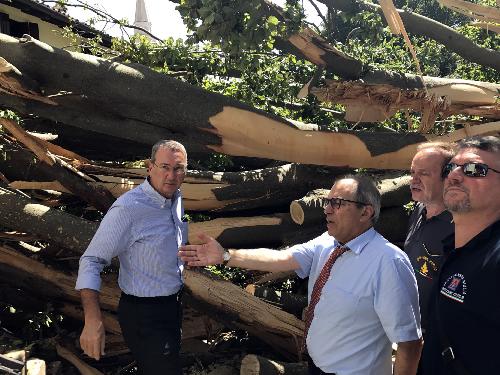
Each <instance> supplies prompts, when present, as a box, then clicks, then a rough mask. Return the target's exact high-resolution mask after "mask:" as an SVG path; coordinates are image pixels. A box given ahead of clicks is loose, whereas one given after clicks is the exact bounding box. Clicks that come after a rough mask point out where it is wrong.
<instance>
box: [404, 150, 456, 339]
mask: <svg viewBox="0 0 500 375" xmlns="http://www.w3.org/2000/svg"><path fill="white" fill-rule="evenodd" d="M453 153H454V146H453V145H452V144H450V143H444V142H429V143H423V144H421V145H420V146H419V147H418V149H417V153H416V154H415V156H414V157H413V160H412V162H411V169H410V174H411V183H410V189H411V196H412V199H413V200H414V201H415V202H417V204H416V205H415V208H414V210H413V212H412V214H411V216H410V220H409V229H408V235H407V236H406V241H405V245H404V251H405V252H406V254H407V255H408V257H409V258H410V261H411V264H412V266H413V269H414V271H415V276H416V278H417V283H418V293H419V302H420V314H421V324H422V331H423V333H424V338H425V330H426V329H427V319H428V305H429V296H430V292H431V290H432V287H433V285H434V283H435V281H436V276H437V272H438V270H439V267H440V266H441V262H442V259H443V244H442V240H443V239H444V238H446V237H448V236H450V235H451V234H453V232H454V225H453V221H452V217H451V214H450V212H449V211H447V210H446V209H445V207H444V202H443V187H444V179H443V177H442V170H443V166H444V165H445V164H446V163H448V162H449V161H450V159H451V158H452V156H453Z"/></svg>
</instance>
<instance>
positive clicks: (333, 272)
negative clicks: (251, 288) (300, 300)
mask: <svg viewBox="0 0 500 375" xmlns="http://www.w3.org/2000/svg"><path fill="white" fill-rule="evenodd" d="M324 210H325V216H326V225H327V232H325V233H324V234H322V235H321V236H319V237H317V238H315V239H313V240H311V241H309V242H307V243H304V244H300V245H296V246H293V247H291V248H289V249H287V250H282V251H275V250H271V249H253V250H233V249H231V250H227V249H224V248H222V247H221V245H220V244H219V243H218V242H217V241H215V240H214V239H213V238H210V237H208V236H206V235H202V236H201V239H202V240H204V241H205V244H203V245H188V246H183V247H181V248H180V251H179V255H180V257H181V258H182V259H183V260H184V261H185V262H186V263H187V264H188V265H189V266H205V265H209V264H221V263H222V264H225V265H228V266H231V267H243V268H249V269H255V270H261V271H270V272H276V271H288V270H295V271H296V273H297V274H298V275H299V277H302V278H305V277H309V284H308V286H309V306H308V308H307V311H306V314H305V332H304V339H305V340H304V343H303V349H305V348H306V347H307V351H308V354H309V356H310V359H309V372H310V374H339V375H354V374H363V375H388V374H392V366H391V354H392V346H391V343H399V348H398V351H397V355H396V362H395V365H394V373H395V374H401V375H402V374H415V372H416V368H417V364H418V360H419V358H420V351H421V344H422V342H421V330H420V313H419V307H418V293H417V285H416V280H415V276H414V274H413V271H412V267H411V264H410V262H409V260H408V257H407V256H406V254H404V253H403V252H402V251H401V250H400V249H398V248H397V247H396V246H394V245H393V244H391V243H390V242H389V241H387V240H386V239H385V238H383V237H382V236H381V235H380V234H378V233H377V232H376V231H375V230H374V229H373V224H374V223H375V222H376V221H377V219H378V216H379V213H380V193H379V191H378V190H377V188H376V187H375V185H374V183H373V182H372V181H371V180H370V179H369V178H367V177H364V176H347V177H345V178H341V179H339V180H337V181H336V182H335V184H334V185H333V187H332V189H331V191H330V193H329V195H328V199H326V200H325V208H324Z"/></svg>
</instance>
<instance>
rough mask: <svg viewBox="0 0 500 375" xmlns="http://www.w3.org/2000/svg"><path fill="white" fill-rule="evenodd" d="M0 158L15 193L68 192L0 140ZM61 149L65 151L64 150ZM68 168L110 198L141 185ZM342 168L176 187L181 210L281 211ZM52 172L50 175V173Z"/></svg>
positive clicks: (133, 179) (211, 178)
mask: <svg viewBox="0 0 500 375" xmlns="http://www.w3.org/2000/svg"><path fill="white" fill-rule="evenodd" d="M0 145H2V150H3V152H4V158H0V170H1V171H2V173H3V174H4V175H5V177H6V178H7V179H8V180H9V181H10V182H11V184H10V186H11V187H12V188H15V189H20V190H25V189H49V190H56V191H60V192H67V193H69V192H70V190H69V189H66V188H65V187H64V186H63V185H62V184H61V183H60V182H58V181H54V180H52V177H54V175H53V171H51V170H50V168H49V167H48V166H47V165H46V164H45V163H42V162H40V161H39V160H37V159H35V158H34V157H33V154H32V153H31V152H30V151H28V150H26V149H24V148H20V147H17V145H16V144H12V143H11V142H10V140H9V139H7V138H6V137H2V136H0ZM64 151H67V150H64ZM71 164H72V166H73V167H74V168H76V169H77V170H78V171H81V172H83V173H85V174H87V175H88V176H90V177H92V178H93V179H95V180H96V182H93V183H92V182H90V184H93V185H99V186H103V187H105V188H106V189H108V190H109V191H110V192H111V193H112V194H113V195H114V196H115V197H119V196H120V195H122V194H124V193H125V192H127V191H129V190H130V189H133V188H134V187H136V186H137V185H139V184H140V183H142V182H143V181H144V178H145V177H146V176H147V171H146V168H111V167H106V166H101V165H95V164H88V163H83V164H82V163H81V162H79V161H78V160H76V161H75V162H72V163H71ZM347 171H348V170H347V169H345V168H324V167H322V168H318V167H315V166H310V165H302V164H285V165H282V166H279V167H274V168H265V169H257V170H253V171H244V172H211V171H196V170H188V173H187V176H186V178H185V179H184V183H183V184H182V186H181V191H182V197H183V203H184V208H185V209H186V210H187V211H215V212H233V211H241V210H248V209H255V208H259V209H263V208H268V207H285V206H286V205H288V204H289V203H290V201H292V200H293V199H297V198H299V197H301V196H303V195H304V194H306V193H307V192H308V191H309V190H312V189H314V188H317V187H324V186H330V185H331V184H332V183H333V180H334V179H335V176H337V175H339V174H342V173H345V172H347ZM51 173H52V174H51Z"/></svg>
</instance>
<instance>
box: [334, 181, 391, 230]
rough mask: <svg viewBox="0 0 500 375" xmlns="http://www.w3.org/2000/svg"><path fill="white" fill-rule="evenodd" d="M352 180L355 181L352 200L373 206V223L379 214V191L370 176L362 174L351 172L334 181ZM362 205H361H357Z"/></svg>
mask: <svg viewBox="0 0 500 375" xmlns="http://www.w3.org/2000/svg"><path fill="white" fill-rule="evenodd" d="M340 180H354V181H356V183H357V187H356V192H355V193H354V197H352V199H353V200H355V201H358V202H362V203H367V204H370V205H371V206H372V207H373V217H372V223H373V224H375V223H376V222H377V221H378V218H379V216H380V199H381V198H380V191H379V190H378V189H377V186H376V185H375V182H374V181H373V179H372V178H371V177H368V176H365V175H362V174H351V175H347V176H343V177H341V178H339V179H338V180H336V181H335V183H337V182H338V181H340ZM359 206H362V205H359Z"/></svg>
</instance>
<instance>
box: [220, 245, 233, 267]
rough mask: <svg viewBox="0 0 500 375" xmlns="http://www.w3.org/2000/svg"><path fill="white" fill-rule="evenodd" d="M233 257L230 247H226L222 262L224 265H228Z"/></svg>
mask: <svg viewBox="0 0 500 375" xmlns="http://www.w3.org/2000/svg"><path fill="white" fill-rule="evenodd" d="M230 259H231V253H230V252H229V250H228V249H224V253H223V254H222V264H223V265H224V267H225V266H226V265H227V262H229V260H230Z"/></svg>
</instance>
